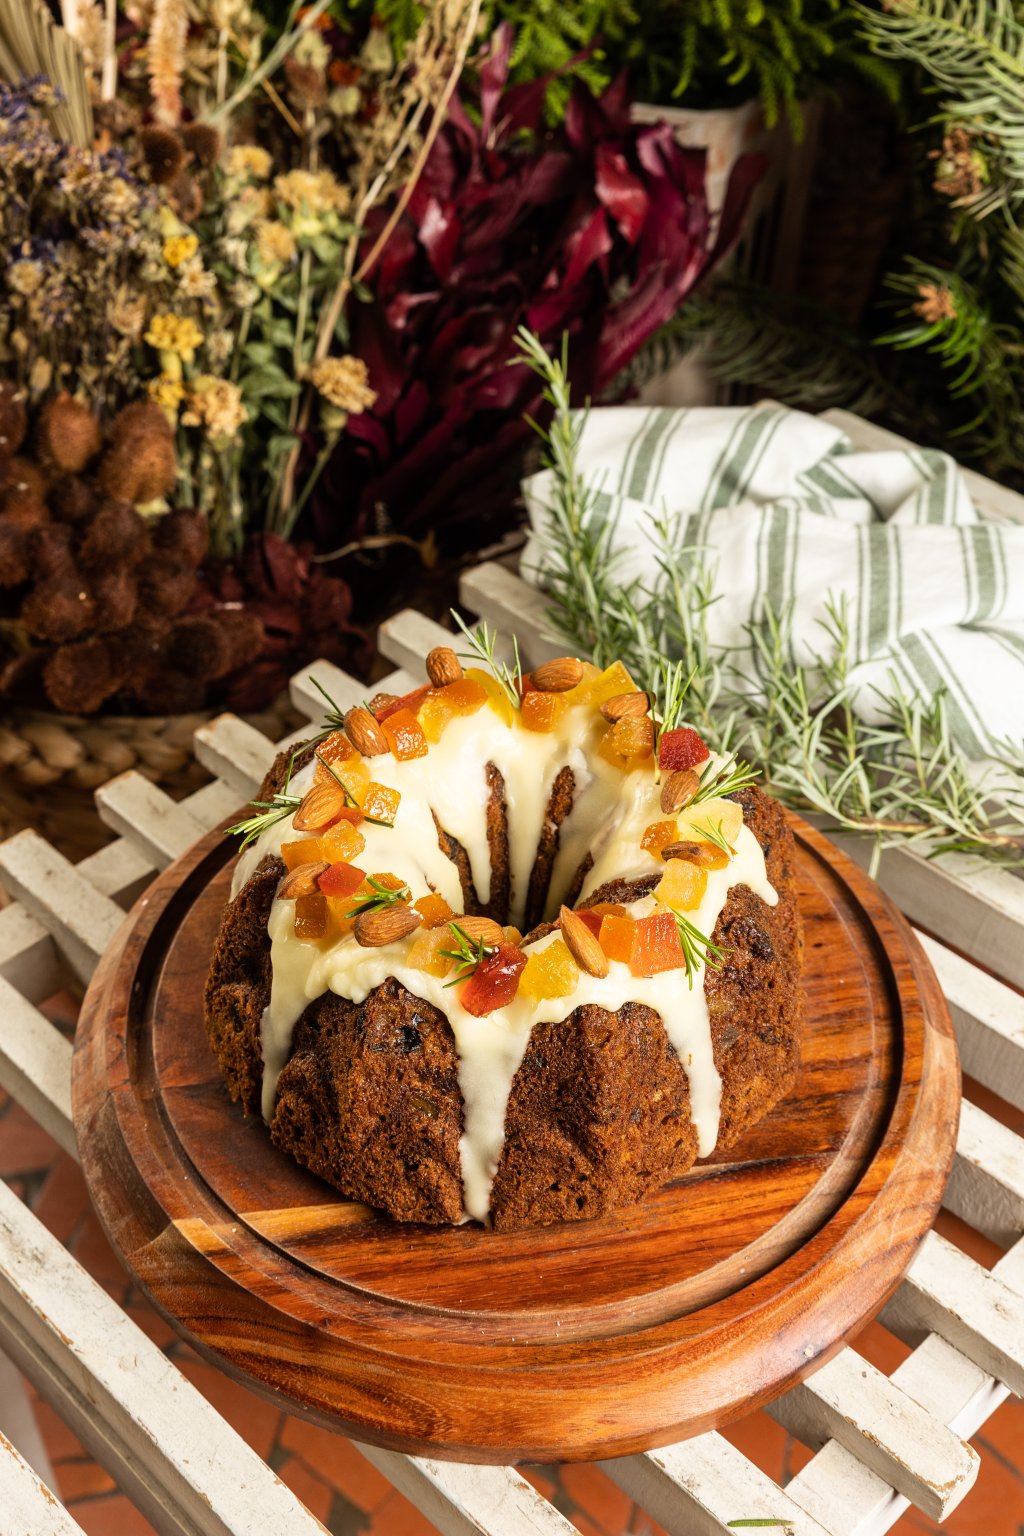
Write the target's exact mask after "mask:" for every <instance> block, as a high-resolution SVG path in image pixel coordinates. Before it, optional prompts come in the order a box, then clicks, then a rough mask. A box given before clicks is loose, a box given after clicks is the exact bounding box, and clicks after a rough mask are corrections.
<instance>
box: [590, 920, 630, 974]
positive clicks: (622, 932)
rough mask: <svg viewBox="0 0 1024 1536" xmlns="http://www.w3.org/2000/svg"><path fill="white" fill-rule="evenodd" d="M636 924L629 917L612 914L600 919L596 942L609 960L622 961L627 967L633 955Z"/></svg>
mask: <svg viewBox="0 0 1024 1536" xmlns="http://www.w3.org/2000/svg"><path fill="white" fill-rule="evenodd" d="M635 936H636V923H635V922H634V921H633V919H632V918H631V917H617V916H616V914H615V913H614V912H611V913H609V914H608V915H607V916H606V917H602V919H601V931H600V932H599V933H598V936H597V940H598V943H599V944H600V946H601V948H602V949H603V950H604V952H605V954H606V955H607V956H608V959H609V960H622V961H624V962H625V963H626V964H627V965H628V964H629V958H630V956H631V955H632V953H633V940H634V938H635Z"/></svg>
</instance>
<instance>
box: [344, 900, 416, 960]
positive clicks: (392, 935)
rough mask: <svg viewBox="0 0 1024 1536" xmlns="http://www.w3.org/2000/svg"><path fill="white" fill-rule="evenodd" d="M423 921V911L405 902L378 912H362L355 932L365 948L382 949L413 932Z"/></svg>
mask: <svg viewBox="0 0 1024 1536" xmlns="http://www.w3.org/2000/svg"><path fill="white" fill-rule="evenodd" d="M422 921H423V916H422V913H420V912H417V911H416V910H415V908H413V907H410V906H408V905H406V904H405V903H397V904H396V905H395V906H393V907H384V908H382V909H379V910H378V911H376V912H361V913H360V915H359V916H358V917H357V918H356V922H355V928H354V929H353V932H354V934H355V939H356V943H357V944H362V946H363V948H364V949H380V948H382V947H383V945H385V944H395V943H397V941H398V940H399V939H404V938H405V937H406V936H407V934H410V933H412V931H413V929H414V928H418V927H419V926H420V923H422Z"/></svg>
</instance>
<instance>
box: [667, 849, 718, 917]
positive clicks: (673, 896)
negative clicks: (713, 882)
mask: <svg viewBox="0 0 1024 1536" xmlns="http://www.w3.org/2000/svg"><path fill="white" fill-rule="evenodd" d="M707 888H708V872H707V870H706V869H699V868H698V867H697V865H696V864H691V863H689V862H688V860H686V859H669V861H668V863H667V864H666V866H665V873H664V874H663V875H662V877H661V883H660V885H659V886H658V888H657V890H656V891H655V893H654V895H655V899H656V900H657V901H662V902H664V903H665V905H666V907H675V908H676V909H677V910H678V911H680V912H693V911H695V910H696V908H697V907H699V906H700V904H701V902H702V901H703V899H704V892H705V891H706V890H707Z"/></svg>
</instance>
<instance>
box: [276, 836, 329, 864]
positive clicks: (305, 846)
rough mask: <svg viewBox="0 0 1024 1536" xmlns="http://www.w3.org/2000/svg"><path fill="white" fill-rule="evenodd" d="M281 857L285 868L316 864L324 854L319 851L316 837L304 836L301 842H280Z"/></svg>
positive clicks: (318, 841) (324, 856) (318, 840)
mask: <svg viewBox="0 0 1024 1536" xmlns="http://www.w3.org/2000/svg"><path fill="white" fill-rule="evenodd" d="M281 857H282V859H284V862H285V868H286V869H298V867H299V865H300V864H318V863H319V862H320V860H321V859H324V858H326V854H323V853H321V852H320V839H319V838H318V837H304V838H303V839H302V841H301V843H282V844H281Z"/></svg>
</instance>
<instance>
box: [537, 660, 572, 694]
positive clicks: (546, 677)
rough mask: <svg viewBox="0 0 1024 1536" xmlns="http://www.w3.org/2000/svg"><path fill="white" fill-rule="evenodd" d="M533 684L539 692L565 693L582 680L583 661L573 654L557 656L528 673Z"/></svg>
mask: <svg viewBox="0 0 1024 1536" xmlns="http://www.w3.org/2000/svg"><path fill="white" fill-rule="evenodd" d="M530 677H531V679H532V681H533V686H534V687H535V688H537V689H539V691H540V692H541V693H566V692H567V691H568V690H569V689H570V688H575V687H576V685H577V683H580V682H582V680H583V663H582V661H577V660H576V657H575V656H557V657H556V658H555V660H554V661H545V662H544V663H542V665H541V666H539V667H535V668H534V669H533V671H532V672H531V673H530Z"/></svg>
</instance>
